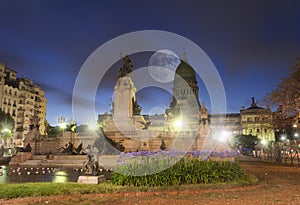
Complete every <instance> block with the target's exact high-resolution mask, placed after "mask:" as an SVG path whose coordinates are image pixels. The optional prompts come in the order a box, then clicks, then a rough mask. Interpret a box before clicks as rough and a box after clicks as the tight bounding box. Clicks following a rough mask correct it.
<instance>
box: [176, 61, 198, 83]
mask: <svg viewBox="0 0 300 205" xmlns="http://www.w3.org/2000/svg"><path fill="white" fill-rule="evenodd" d="M175 73H176V74H177V75H179V76H180V77H181V78H183V80H185V81H186V82H187V83H197V81H196V75H195V71H194V69H193V68H192V66H190V65H189V64H188V63H186V62H185V61H183V60H181V63H180V64H179V65H178V67H177V69H176V72H175ZM176 78H178V76H176V75H175V81H176Z"/></svg>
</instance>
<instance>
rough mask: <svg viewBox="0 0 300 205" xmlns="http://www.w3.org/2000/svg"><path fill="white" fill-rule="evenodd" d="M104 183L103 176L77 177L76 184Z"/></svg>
mask: <svg viewBox="0 0 300 205" xmlns="http://www.w3.org/2000/svg"><path fill="white" fill-rule="evenodd" d="M103 182H105V177H104V175H100V176H79V177H78V180H77V183H80V184H99V183H103Z"/></svg>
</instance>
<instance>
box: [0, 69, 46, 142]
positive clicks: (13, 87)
mask: <svg viewBox="0 0 300 205" xmlns="http://www.w3.org/2000/svg"><path fill="white" fill-rule="evenodd" d="M46 105H47V99H46V98H45V93H44V91H43V90H42V88H41V87H39V86H37V85H36V84H34V83H33V81H32V80H30V79H28V78H17V72H16V71H14V70H12V69H10V68H8V67H6V65H5V64H0V108H1V110H2V111H4V112H5V113H9V114H10V115H11V116H12V117H13V118H14V120H15V129H14V138H13V139H12V142H11V143H12V144H13V143H14V144H15V145H16V146H23V139H24V135H25V134H27V133H28V132H29V129H30V125H31V124H32V119H33V118H34V116H35V118H36V119H37V121H38V122H37V125H38V127H39V128H38V129H39V132H40V134H45V122H46Z"/></svg>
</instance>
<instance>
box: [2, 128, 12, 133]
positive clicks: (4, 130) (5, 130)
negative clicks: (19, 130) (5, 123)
mask: <svg viewBox="0 0 300 205" xmlns="http://www.w3.org/2000/svg"><path fill="white" fill-rule="evenodd" d="M2 132H3V133H4V132H6V133H11V131H10V130H9V129H7V128H4V129H3V130H2Z"/></svg>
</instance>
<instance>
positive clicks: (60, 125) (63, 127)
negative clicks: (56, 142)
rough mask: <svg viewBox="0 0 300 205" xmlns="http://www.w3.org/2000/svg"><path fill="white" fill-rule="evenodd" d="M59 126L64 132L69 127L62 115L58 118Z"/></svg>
mask: <svg viewBox="0 0 300 205" xmlns="http://www.w3.org/2000/svg"><path fill="white" fill-rule="evenodd" d="M58 123H59V127H60V128H61V129H62V133H64V131H65V129H66V128H67V124H66V118H65V117H63V116H61V117H59V118H58Z"/></svg>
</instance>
